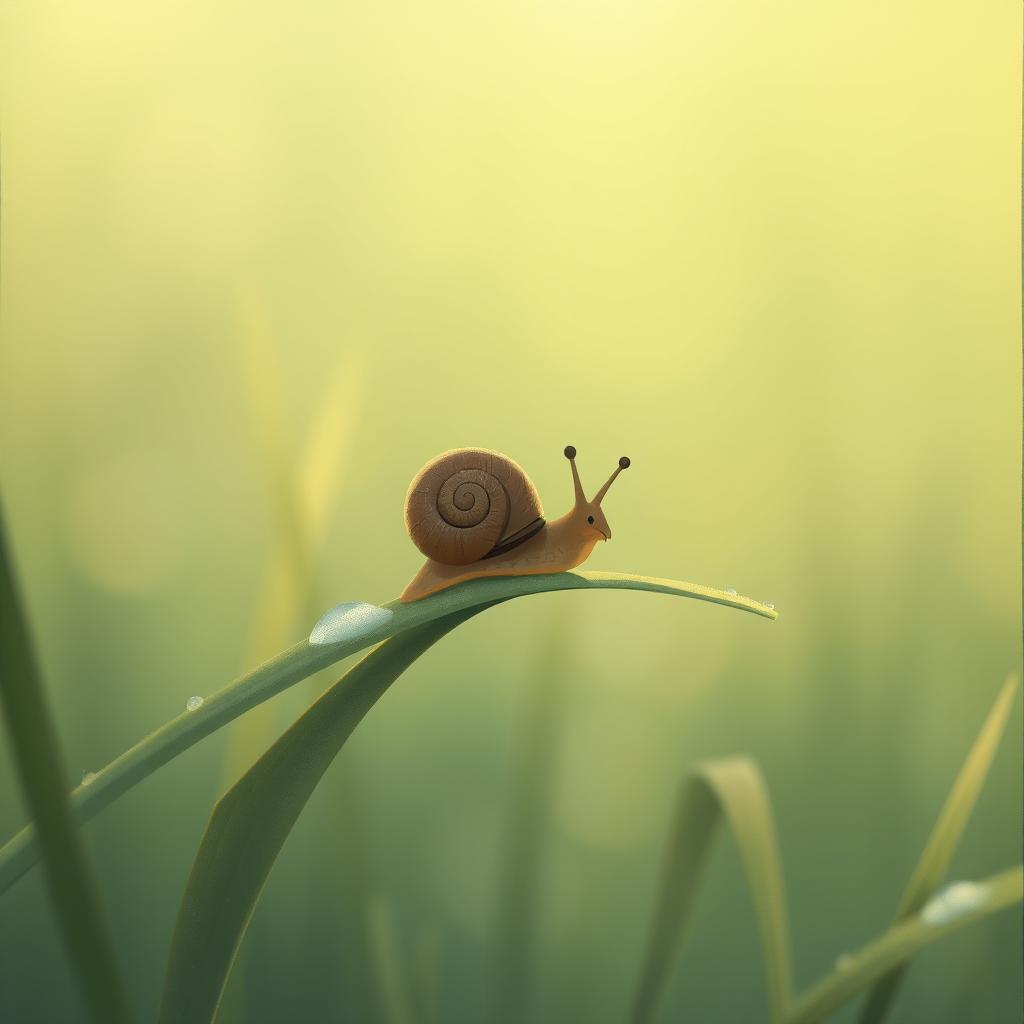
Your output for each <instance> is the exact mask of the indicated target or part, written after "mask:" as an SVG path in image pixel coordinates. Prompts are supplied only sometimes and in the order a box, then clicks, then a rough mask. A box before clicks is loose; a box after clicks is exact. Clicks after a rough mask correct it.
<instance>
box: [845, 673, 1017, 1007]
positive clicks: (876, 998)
mask: <svg viewBox="0 0 1024 1024" xmlns="http://www.w3.org/2000/svg"><path fill="white" fill-rule="evenodd" d="M1016 695H1017V677H1016V675H1012V676H1010V677H1009V679H1007V680H1006V682H1005V683H1003V688H1002V689H1001V690H1000V691H999V696H998V697H997V698H996V702H995V704H994V705H993V707H992V710H991V711H990V712H989V714H988V718H986V719H985V724H984V725H982V727H981V732H979V733H978V738H977V739H976V740H975V741H974V746H972V747H971V750H970V753H968V755H967V760H966V761H964V764H963V767H962V768H961V769H960V774H959V775H958V776H957V778H956V781H955V782H954V783H953V788H952V789H951V790H950V792H949V796H948V797H947V798H946V803H945V805H944V806H943V808H942V811H941V812H940V813H939V817H938V820H937V821H936V822H935V828H933V829H932V834H931V835H930V836H929V837H928V842H927V843H926V844H925V848H924V852H923V853H922V854H921V859H920V860H919V861H918V862H917V867H915V868H914V873H913V874H912V875H911V877H910V881H909V883H908V884H907V888H906V890H905V891H904V893H903V896H902V897H901V899H900V903H899V907H898V909H897V910H896V922H897V923H899V922H900V921H903V920H906V919H907V918H908V917H911V916H912V915H914V914H916V913H918V911H920V909H921V908H922V907H923V906H924V905H925V904H926V903H927V902H928V900H929V899H930V898H931V896H932V894H933V893H934V892H935V890H936V889H937V888H938V886H939V883H940V882H941V881H942V879H943V877H944V876H945V874H946V870H947V869H948V867H949V862H950V861H951V860H952V859H953V854H954V853H955V852H956V848H957V845H958V844H959V842H960V837H961V836H962V835H963V833H964V829H965V828H966V827H967V821H968V819H969V818H970V816H971V812H972V811H973V810H974V805H975V804H976V803H977V801H978V794H979V793H980V792H981V787H982V786H983V785H984V784H985V779H986V778H987V776H988V772H989V769H990V768H991V766H992V759H993V757H995V753H996V749H997V748H998V746H999V741H1000V739H1002V736H1003V731H1004V730H1005V728H1006V721H1007V719H1008V718H1009V716H1010V709H1011V708H1012V707H1013V701H1014V698H1015V697H1016ZM905 970H906V967H901V968H899V969H897V970H895V971H893V972H892V973H891V974H888V975H886V976H885V977H884V978H882V979H881V981H879V982H878V984H877V985H875V987H874V988H873V989H872V990H871V993H870V994H869V996H868V999H867V1002H866V1003H865V1005H864V1009H863V1011H862V1013H861V1016H860V1021H861V1024H879V1022H880V1021H882V1020H883V1019H884V1017H885V1015H886V1012H887V1011H888V1008H889V1006H890V1004H891V1002H892V999H893V997H894V996H895V995H896V992H897V990H898V988H899V986H900V983H901V982H902V980H903V973H904V971H905Z"/></svg>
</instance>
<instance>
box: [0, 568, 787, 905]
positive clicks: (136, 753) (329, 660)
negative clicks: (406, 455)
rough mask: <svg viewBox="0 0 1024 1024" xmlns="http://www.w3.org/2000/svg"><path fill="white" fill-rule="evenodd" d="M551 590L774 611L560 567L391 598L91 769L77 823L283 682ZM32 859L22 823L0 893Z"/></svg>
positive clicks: (703, 592)
mask: <svg viewBox="0 0 1024 1024" xmlns="http://www.w3.org/2000/svg"><path fill="white" fill-rule="evenodd" d="M559 590H639V591H647V592H649V593H657V594H672V595H675V596H677V597H689V598H694V599H696V600H698V601H710V602H712V603H714V604H720V605H725V606H726V607H730V608H737V609H739V610H741V611H748V612H752V613H753V614H755V615H760V616H763V617H765V618H768V619H774V618H776V617H777V616H776V612H775V611H774V610H773V609H771V608H768V607H766V606H765V605H763V604H760V603H759V602H757V601H752V600H751V599H750V598H746V597H737V596H735V595H731V594H727V593H725V592H724V591H721V590H715V589H713V588H711V587H704V586H701V585H700V584H694V583H681V582H679V581H678V580H667V579H658V578H654V577H650V576H637V575H633V574H627V573H610V572H572V573H570V572H565V573H554V574H552V575H537V576H503V577H495V578H492V579H482V580H471V581H470V582H468V583H463V584H460V585H459V586H455V587H450V588H449V589H447V590H442V591H441V592H440V593H438V594H433V595H431V596H430V597H426V598H423V599H422V600H420V601H415V602H412V603H410V604H403V603H402V602H400V601H392V602H391V603H390V604H387V605H384V606H383V607H384V608H385V609H387V610H388V611H390V612H391V616H390V618H389V619H388V620H387V621H386V622H384V623H383V624H382V625H379V626H377V627H375V628H374V629H372V630H369V631H368V632H363V633H357V634H355V635H353V636H351V637H350V638H347V639H344V640H341V641H339V642H338V643H333V644H326V645H317V644H311V643H309V642H308V641H303V642H302V643H299V644H296V645H295V646H294V647H291V648H289V649H288V650H287V651H285V652H284V653H282V654H279V655H278V656H277V657H276V658H273V659H272V660H270V661H268V662H266V663H265V664H263V665H260V666H259V667H258V668H256V669H254V670H253V671H252V672H249V673H247V674H246V675H244V676H242V677H241V678H240V679H238V680H236V681H235V682H234V683H232V684H231V685H229V686H226V687H225V688H224V689H223V690H221V691H219V692H218V693H215V694H214V695H213V696H212V697H207V698H206V700H205V701H204V702H203V704H202V706H201V707H199V708H197V709H196V710H194V711H187V712H184V713H183V714H180V715H178V716H177V717H176V718H174V719H172V720H171V721H170V722H168V723H167V724H166V725H164V726H162V727H161V728H160V729H157V730H156V732H153V733H151V734H150V735H149V736H147V737H146V738H145V739H143V740H141V741H140V742H138V743H137V744H135V746H134V747H132V748H131V749H130V750H127V751H125V753H123V754H122V755H121V756H120V757H118V758H117V759H116V760H114V761H112V762H111V763H110V764H108V765H107V766H106V767H105V768H104V769H103V770H102V771H100V772H97V773H96V775H95V777H94V778H93V779H92V780H91V781H90V783H89V785H88V786H79V787H78V788H77V789H76V790H75V791H74V792H73V793H72V795H71V800H72V807H73V810H74V811H75V813H76V814H77V816H78V820H79V821H88V820H89V819H90V818H92V817H93V816H94V815H96V814H98V813H99V812H100V811H101V810H103V809H104V808H105V807H107V806H108V805H109V804H111V803H112V802H113V801H114V800H116V799H117V798H118V797H119V796H121V795H122V794H124V793H126V792H127V791H128V790H129V789H131V788H132V787H133V786H135V785H137V784H138V783H139V782H141V781H142V780H143V779H145V778H146V777H147V776H149V775H150V774H151V773H152V772H154V771H156V770H157V769H158V768H160V767H162V766H163V765H165V764H167V762H168V761H171V760H173V759H174V758H175V757H177V756H178V755H179V754H181V753H183V752H184V751H186V750H188V748H189V747H191V746H192V745H193V744H195V743H198V742H199V740H201V739H203V738H204V737H206V736H209V735H210V733H212V732H215V731H216V730H217V729H220V728H221V727H222V726H224V725H227V723H228V722H231V721H232V720H234V719H235V718H237V717H238V716H239V715H241V714H244V713H245V712H246V711H249V710H250V709H251V708H254V707H256V706H257V705H258V704H261V703H263V701H265V700H268V699H269V698H271V697H273V696H275V695H276V694H278V693H281V692H282V691H283V690H285V689H287V688H288V687H289V686H293V685H294V684H295V683H298V682H300V681H301V680H303V679H306V678H308V677H309V676H311V675H313V674H314V673H316V672H319V671H320V670H321V669H323V668H326V667H327V666H329V665H333V664H335V663H336V662H338V661H341V660H342V659H343V658H347V657H348V656H349V655H352V654H356V653H358V652H359V651H361V650H364V649H365V648H367V647H371V646H372V645H373V644H377V643H380V642H382V641H384V640H387V639H389V638H390V637H393V636H398V635H399V634H401V633H403V632H405V631H406V630H410V629H414V628H416V627H418V626H423V625H427V624H429V623H432V622H436V621H438V620H439V619H444V618H446V617H448V616H450V615H455V614H458V613H459V612H463V611H472V610H476V609H480V608H482V607H485V606H487V605H490V604H495V603H498V602H500V601H505V600H508V599H511V598H513V597H523V596H526V595H528V594H542V593H548V592H551V591H559ZM38 859H39V850H38V847H37V845H36V840H35V835H34V830H33V829H32V827H31V826H29V827H28V828H25V829H22V831H21V832H19V833H18V834H17V835H16V836H14V837H13V838H12V839H10V840H9V841H8V842H7V843H6V844H5V845H4V846H3V848H2V849H0V892H3V891H4V890H5V889H7V888H9V887H10V886H11V885H12V884H13V883H14V882H16V881H17V880H18V879H19V878H20V877H21V876H22V875H23V874H24V873H25V872H26V871H28V870H29V868H31V867H32V865H33V864H35V863H36V861H37V860H38Z"/></svg>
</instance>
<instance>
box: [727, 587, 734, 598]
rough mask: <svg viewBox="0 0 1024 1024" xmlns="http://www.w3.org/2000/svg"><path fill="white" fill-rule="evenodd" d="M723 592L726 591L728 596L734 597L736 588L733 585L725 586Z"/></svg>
mask: <svg viewBox="0 0 1024 1024" xmlns="http://www.w3.org/2000/svg"><path fill="white" fill-rule="evenodd" d="M725 592H726V593H727V594H728V595H729V596H730V597H735V596H736V588H735V587H726V588H725Z"/></svg>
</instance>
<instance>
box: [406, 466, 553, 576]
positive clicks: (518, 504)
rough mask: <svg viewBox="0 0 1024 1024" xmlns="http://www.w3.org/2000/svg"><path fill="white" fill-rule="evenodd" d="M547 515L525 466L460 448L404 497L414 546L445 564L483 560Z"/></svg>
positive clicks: (421, 477)
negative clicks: (495, 548)
mask: <svg viewBox="0 0 1024 1024" xmlns="http://www.w3.org/2000/svg"><path fill="white" fill-rule="evenodd" d="M543 514H544V513H543V510H542V509H541V504H540V496H539V495H538V494H537V491H536V488H535V487H534V486H533V484H532V483H531V482H530V479H529V477H527V475H526V473H525V472H524V471H523V468H522V467H521V466H519V465H518V464H517V463H515V462H513V461H512V459H510V458H508V457H507V456H505V455H502V454H500V453H499V452H494V451H490V450H488V449H486V448H456V449H454V450H452V451H448V452H443V453H442V454H441V455H438V456H437V458H435V459H431V461H430V462H428V463H427V464H426V465H425V466H424V467H423V468H422V469H421V470H420V471H419V473H417V474H416V478H415V479H414V480H413V482H412V484H411V485H410V487H409V493H408V494H407V495H406V498H405V525H406V529H407V530H408V532H409V536H410V537H411V538H412V541H413V543H414V544H415V545H416V547H418V548H419V549H420V551H422V552H423V554H425V555H426V556H427V557H428V558H432V559H434V560H435V561H438V562H443V563H445V564H446V565H469V564H470V563H471V562H476V561H479V560H480V559H481V558H483V557H484V556H485V555H487V554H488V552H490V551H491V549H492V548H494V547H495V545H497V544H499V543H500V542H501V541H502V539H503V538H506V537H508V536H510V535H511V534H513V533H515V532H516V531H518V530H520V529H522V528H523V527H524V526H526V525H528V524H529V523H532V522H533V521H534V520H536V519H537V518H539V517H541V516H543Z"/></svg>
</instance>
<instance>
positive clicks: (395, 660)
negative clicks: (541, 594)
mask: <svg viewBox="0 0 1024 1024" xmlns="http://www.w3.org/2000/svg"><path fill="white" fill-rule="evenodd" d="M485 607H486V606H485ZM482 610H483V609H482V608H471V609H469V610H463V611H461V612H457V613H455V614H452V615H449V616H447V617H445V618H443V619H438V620H435V621H433V622H429V623H427V624H425V625H422V626H419V627H417V628H415V629H411V630H407V631H406V632H404V633H402V634H401V635H399V636H396V637H393V638H392V639H390V640H388V641H387V642H386V643H384V644H382V645H381V646H380V647H378V648H377V649H376V650H375V651H373V652H372V653H370V654H369V655H367V656H366V657H365V658H364V659H363V660H362V661H361V662H360V663H359V664H358V665H356V666H355V667H354V668H353V669H351V671H349V672H348V673H347V674H346V675H345V676H344V677H343V678H342V679H341V680H340V681H339V682H338V683H336V684H335V685H334V686H332V687H331V688H330V689H328V690H327V691H326V693H324V694H323V696H322V697H320V699H319V700H318V701H316V703H314V704H313V705H312V707H310V708H309V710H308V711H306V712H305V714H303V715H302V716H301V717H300V718H299V719H298V720H297V721H296V722H295V724H294V725H292V727H291V728H290V729H289V730H288V731H287V732H286V733H284V735H283V736H282V737H281V738H280V739H279V740H278V741H277V742H276V743H275V744H274V745H273V746H272V747H271V748H270V749H269V750H268V751H267V752H266V753H265V754H264V755H263V756H262V757H261V758H260V759H259V760H258V761H257V762H256V763H255V764H254V765H253V766H252V768H251V769H250V770H249V771H248V772H247V773H246V774H245V775H244V776H243V777H242V778H241V779H240V780H239V782H238V783H237V784H236V785H235V786H234V787H233V788H232V789H230V790H229V791H228V792H227V793H226V794H225V795H224V796H223V797H222V798H221V800H220V801H219V802H218V804H217V806H216V808H215V809H214V812H213V816H212V817H211V818H210V821H209V824H208V825H207V827H206V832H205V834H204V835H203V839H202V842H201V843H200V845H199V850H198V852H197V853H196V858H195V861H194V863H193V865H192V871H191V873H190V875H189V879H188V884H187V885H186V888H185V893H184V895H183V897H182V901H181V908H180V910H179V913H178V922H177V925H176V927H175V931H174V937H173V939H172V941H171V951H170V956H169V959H168V964H167V980H166V984H165V986H164V995H163V1003H162V1006H161V1010H160V1018H159V1019H160V1024H202V1022H206V1021H211V1020H213V1018H214V1016H215V1014H216V1012H217V1007H218V1005H219V1003H220V999H221V996H222V994H223V991H224V985H225V983H226V981H227V978H228V974H229V973H230V971H231V966H232V963H233V961H234V959H235V956H236V954H237V952H238V948H239V946H240V945H241V942H242V938H243V936H244V934H245V930H246V928H247V927H248V924H249V921H250V919H251V917H252V914H253V910H254V909H255V907H256V901H257V900H258V899H259V895H260V892H261V891H262V889H263V886H264V884H265V882H266V880H267V876H268V875H269V874H270V869H271V868H272V867H273V865H274V861H275V860H276V859H277V855H278V853H279V852H280V851H281V848H282V847H283V846H284V843H285V840H286V839H287V838H288V835H289V833H290V832H291V830H292V828H293V827H294V825H295V822H296V821H297V820H298V817H299V815H300V814H301V812H302V809H303V807H304V806H305V805H306V802H307V801H308V800H309V797H310V796H311V795H312V793H313V790H314V789H315V788H316V785H317V783H318V782H319V781H320V779H321V777H322V776H323V774H324V772H325V771H326V770H327V768H328V766H329V765H330V764H331V762H332V761H333V760H334V758H335V756H336V755H337V753H338V751H339V750H340V749H341V748H342V746H343V745H344V743H345V741H346V740H347V739H348V737H349V736H350V735H351V733H352V730H353V729H354V728H355V727H356V726H357V725H358V724H359V722H360V721H361V720H362V718H363V716H364V715H365V714H366V713H367V711H369V710H370V708H371V707H373V705H374V703H375V702H376V701H377V699H378V698H379V697H380V696H381V694H382V693H384V691H385V690H386V689H387V688H388V687H389V686H390V685H391V683H392V682H394V680H395V679H397V678H398V676H399V675H401V674H402V672H404V671H405V669H407V668H408V667H409V665H411V664H412V663H413V662H414V661H415V660H416V659H417V658H418V657H419V656H420V655H421V654H422V653H423V652H424V651H426V650H427V649H428V648H429V647H430V646H431V645H432V644H434V643H435V642H436V641H437V640H439V639H440V638H441V637H442V636H444V635H445V634H446V633H448V632H449V631H450V630H452V629H454V628H455V627H456V626H458V625H459V624H460V623H461V622H464V621H465V620H466V619H468V618H470V617H472V616H473V615H475V614H477V613H478V612H479V611H482Z"/></svg>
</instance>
